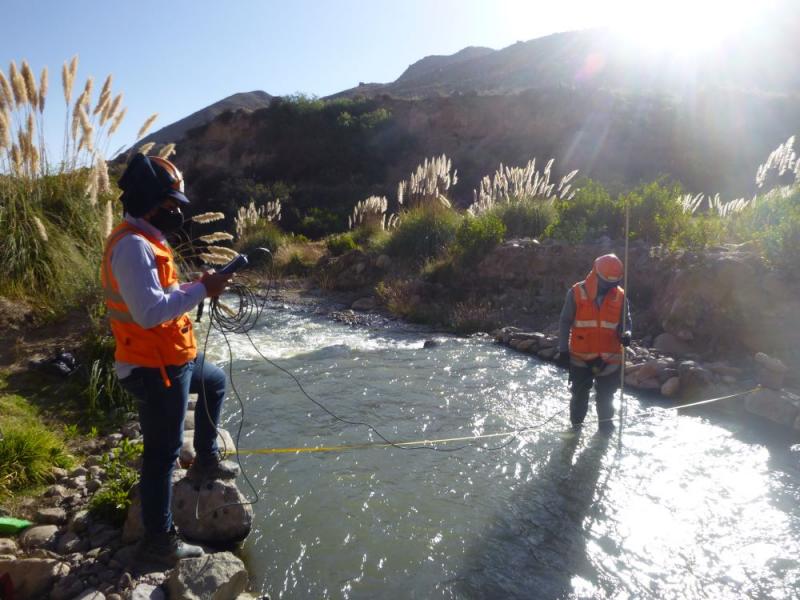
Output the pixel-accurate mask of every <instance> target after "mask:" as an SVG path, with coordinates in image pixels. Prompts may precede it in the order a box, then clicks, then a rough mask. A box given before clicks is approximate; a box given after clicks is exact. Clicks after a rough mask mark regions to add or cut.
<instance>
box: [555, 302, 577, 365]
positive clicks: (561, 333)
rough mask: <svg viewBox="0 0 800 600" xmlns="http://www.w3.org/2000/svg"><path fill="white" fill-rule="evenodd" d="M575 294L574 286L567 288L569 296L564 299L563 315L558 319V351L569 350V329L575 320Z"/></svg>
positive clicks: (564, 351)
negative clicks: (573, 291)
mask: <svg viewBox="0 0 800 600" xmlns="http://www.w3.org/2000/svg"><path fill="white" fill-rule="evenodd" d="M575 310H576V307H575V295H574V294H573V293H572V288H570V289H569V290H567V297H566V298H565V299H564V307H563V308H562V309H561V316H560V317H559V319H558V351H559V352H561V353H566V352H569V330H570V329H572V324H573V323H574V322H575Z"/></svg>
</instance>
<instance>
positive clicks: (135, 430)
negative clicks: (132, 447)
mask: <svg viewBox="0 0 800 600" xmlns="http://www.w3.org/2000/svg"><path fill="white" fill-rule="evenodd" d="M121 431H122V435H124V436H125V437H126V438H128V439H129V440H130V439H133V438H135V437H137V436H138V435H139V434H140V433H141V432H142V427H141V425H139V423H138V421H134V422H132V423H126V424H125V425H123V426H122V429H121Z"/></svg>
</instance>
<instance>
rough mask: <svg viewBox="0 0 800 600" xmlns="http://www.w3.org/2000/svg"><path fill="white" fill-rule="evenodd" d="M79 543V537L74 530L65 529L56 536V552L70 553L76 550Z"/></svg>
mask: <svg viewBox="0 0 800 600" xmlns="http://www.w3.org/2000/svg"><path fill="white" fill-rule="evenodd" d="M80 545H81V537H80V536H79V535H78V534H77V533H75V532H74V531H67V532H66V533H64V534H62V535H60V536H59V538H58V543H57V544H56V552H58V553H59V554H71V553H73V552H77V551H78V548H79V547H80Z"/></svg>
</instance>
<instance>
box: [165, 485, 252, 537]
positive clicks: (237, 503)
mask: <svg viewBox="0 0 800 600" xmlns="http://www.w3.org/2000/svg"><path fill="white" fill-rule="evenodd" d="M172 493H173V496H172V511H173V519H174V521H175V525H176V526H177V527H178V529H179V530H180V532H181V533H182V534H183V535H185V536H186V537H187V538H189V539H191V540H194V541H198V542H203V543H207V544H217V545H223V544H230V543H236V542H240V541H242V540H243V539H245V538H246V537H247V536H248V534H249V533H250V529H251V527H252V525H253V507H252V506H250V505H249V504H248V503H247V499H246V498H245V497H244V496H243V495H242V493H241V492H240V491H239V488H237V487H236V483H235V482H233V481H210V482H207V483H204V484H203V485H202V486H200V489H199V490H198V489H197V487H196V486H195V485H194V484H193V483H192V482H191V481H189V480H188V479H182V480H181V481H179V482H178V483H177V484H176V485H175V486H174V488H173V490H172ZM195 513H197V515H198V516H199V517H200V518H199V519H198V518H196V514H195Z"/></svg>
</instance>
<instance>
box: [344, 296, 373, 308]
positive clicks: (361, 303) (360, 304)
mask: <svg viewBox="0 0 800 600" xmlns="http://www.w3.org/2000/svg"><path fill="white" fill-rule="evenodd" d="M375 306H376V302H375V298H373V297H372V296H365V297H364V298H359V299H358V300H356V301H355V302H353V303H352V304H351V305H350V308H351V309H353V310H359V311H370V310H373V309H374V308H375Z"/></svg>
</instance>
